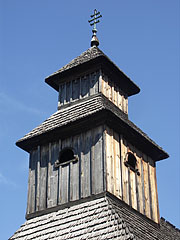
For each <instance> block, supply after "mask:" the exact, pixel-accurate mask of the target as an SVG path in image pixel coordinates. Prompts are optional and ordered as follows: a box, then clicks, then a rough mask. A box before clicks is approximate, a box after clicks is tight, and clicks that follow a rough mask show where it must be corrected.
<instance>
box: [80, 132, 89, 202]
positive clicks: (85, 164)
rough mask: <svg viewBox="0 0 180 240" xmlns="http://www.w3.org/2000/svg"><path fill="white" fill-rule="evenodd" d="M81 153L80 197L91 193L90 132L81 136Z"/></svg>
mask: <svg viewBox="0 0 180 240" xmlns="http://www.w3.org/2000/svg"><path fill="white" fill-rule="evenodd" d="M81 144H82V152H81V197H82V198H84V197H87V196H90V193H91V182H90V180H91V169H90V167H91V165H90V160H91V159H90V150H91V145H90V144H91V131H88V132H86V133H85V134H82V136H81Z"/></svg>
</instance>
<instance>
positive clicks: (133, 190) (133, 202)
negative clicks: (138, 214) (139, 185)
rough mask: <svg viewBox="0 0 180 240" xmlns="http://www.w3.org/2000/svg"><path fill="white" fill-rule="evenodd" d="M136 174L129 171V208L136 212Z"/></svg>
mask: <svg viewBox="0 0 180 240" xmlns="http://www.w3.org/2000/svg"><path fill="white" fill-rule="evenodd" d="M135 175H136V173H135V172H134V171H132V170H130V181H131V206H132V208H134V209H136V210H137V197H136V176H135Z"/></svg>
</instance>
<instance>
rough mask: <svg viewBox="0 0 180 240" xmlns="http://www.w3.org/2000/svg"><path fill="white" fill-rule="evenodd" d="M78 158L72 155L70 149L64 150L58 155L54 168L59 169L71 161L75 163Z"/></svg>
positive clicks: (72, 152)
mask: <svg viewBox="0 0 180 240" xmlns="http://www.w3.org/2000/svg"><path fill="white" fill-rule="evenodd" d="M77 160H78V156H77V155H75V154H74V151H73V149H72V148H64V149H63V150H62V151H61V152H60V153H59V158H58V160H57V161H56V162H55V167H59V166H60V165H65V164H68V163H69V162H71V161H77Z"/></svg>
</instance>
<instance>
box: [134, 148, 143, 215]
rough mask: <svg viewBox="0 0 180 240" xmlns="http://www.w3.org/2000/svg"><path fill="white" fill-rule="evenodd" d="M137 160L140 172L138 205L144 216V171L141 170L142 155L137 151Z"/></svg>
mask: <svg viewBox="0 0 180 240" xmlns="http://www.w3.org/2000/svg"><path fill="white" fill-rule="evenodd" d="M136 153H137V154H136V159H137V169H138V171H139V175H137V190H138V193H137V194H138V197H137V205H138V206H139V211H140V213H142V214H144V204H143V203H144V201H143V198H144V197H143V194H144V190H143V189H144V188H143V184H142V179H144V178H142V174H143V173H142V169H141V162H142V158H141V156H142V153H141V152H140V151H139V150H136Z"/></svg>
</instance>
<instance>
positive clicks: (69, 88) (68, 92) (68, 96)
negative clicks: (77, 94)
mask: <svg viewBox="0 0 180 240" xmlns="http://www.w3.org/2000/svg"><path fill="white" fill-rule="evenodd" d="M71 97H72V82H67V83H66V102H70V100H71Z"/></svg>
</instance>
